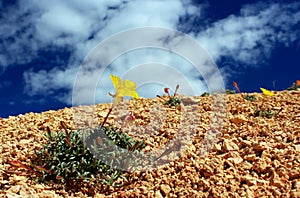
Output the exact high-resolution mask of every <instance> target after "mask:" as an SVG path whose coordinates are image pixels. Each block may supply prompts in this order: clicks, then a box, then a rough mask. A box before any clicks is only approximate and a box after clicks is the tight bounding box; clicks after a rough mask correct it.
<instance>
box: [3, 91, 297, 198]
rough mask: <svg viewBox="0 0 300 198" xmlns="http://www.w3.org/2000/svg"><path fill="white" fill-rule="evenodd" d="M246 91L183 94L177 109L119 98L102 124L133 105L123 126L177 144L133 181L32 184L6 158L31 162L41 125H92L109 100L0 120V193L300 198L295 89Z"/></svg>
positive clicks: (151, 146)
mask: <svg viewBox="0 0 300 198" xmlns="http://www.w3.org/2000/svg"><path fill="white" fill-rule="evenodd" d="M246 95H247V94H246V93H243V95H241V94H234V95H222V97H219V98H217V99H218V100H216V101H215V102H214V100H213V99H212V98H211V96H206V97H201V96H197V97H191V98H183V99H184V100H183V103H182V105H181V106H180V107H179V108H177V109H176V108H174V107H168V106H166V105H163V104H164V102H165V99H166V98H155V99H143V98H141V99H136V100H127V101H123V102H121V103H120V104H118V106H117V108H115V109H114V111H113V112H112V115H111V116H110V118H109V119H108V123H110V124H112V125H115V126H116V127H120V126H121V125H122V118H123V117H124V115H126V113H128V111H132V112H133V113H134V115H135V118H136V119H135V122H134V123H133V124H131V125H128V126H126V127H124V129H123V130H124V131H125V132H127V133H129V134H130V135H132V136H134V137H136V138H139V139H143V140H145V142H146V145H147V146H146V147H145V149H144V151H145V152H153V153H157V155H160V154H161V153H162V152H163V150H164V147H165V145H167V144H168V143H169V142H170V141H171V140H172V139H176V138H177V140H178V141H180V143H181V145H182V147H181V150H178V151H177V150H175V149H174V152H169V153H167V154H166V155H165V156H162V157H161V158H160V159H159V160H161V161H162V162H164V163H165V164H163V165H162V166H159V167H157V168H155V169H149V170H146V171H139V172H134V173H132V174H131V177H130V178H131V182H130V183H128V184H127V185H126V186H123V187H118V188H116V187H112V186H106V185H103V184H99V183H97V184H95V183H86V184H82V185H81V186H70V185H62V184H51V183H49V184H43V183H36V182H35V181H34V180H33V179H32V178H30V177H29V176H28V175H22V172H20V170H19V169H18V170H17V169H16V168H15V167H13V166H11V165H10V164H9V163H8V161H9V160H18V161H21V162H23V163H24V164H27V165H29V164H30V163H31V160H32V159H33V155H34V150H36V149H41V148H42V145H43V144H44V143H45V142H46V138H45V136H44V134H45V128H46V127H47V126H49V127H50V128H51V130H54V131H62V129H61V127H60V124H59V123H60V121H64V122H65V123H66V124H67V125H68V126H69V127H70V128H71V129H75V128H78V127H79V126H81V125H90V126H91V127H92V126H93V125H95V124H99V123H100V122H101V121H103V119H104V117H105V115H106V113H107V111H108V109H109V107H110V104H99V105H94V106H88V107H77V108H65V109H61V110H57V111H47V112H43V113H28V114H25V115H19V116H10V117H9V118H0V139H1V145H0V155H1V158H0V196H1V197H88V196H89V197H300V97H299V96H300V92H299V91H282V92H276V93H275V94H274V96H264V95H262V94H258V93H252V94H250V95H252V96H255V97H256V100H255V101H248V100H244V99H243V97H241V96H246ZM222 107H224V109H225V111H224V112H222ZM256 110H260V112H258V111H256ZM82 115H84V116H82ZM78 118H80V119H78ZM89 118H91V119H89ZM179 154H180V155H179ZM24 172H25V171H24V170H23V173H24Z"/></svg>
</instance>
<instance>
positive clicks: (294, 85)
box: [286, 80, 300, 91]
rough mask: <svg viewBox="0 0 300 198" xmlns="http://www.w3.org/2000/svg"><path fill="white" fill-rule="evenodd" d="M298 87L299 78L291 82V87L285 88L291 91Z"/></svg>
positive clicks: (299, 87)
mask: <svg viewBox="0 0 300 198" xmlns="http://www.w3.org/2000/svg"><path fill="white" fill-rule="evenodd" d="M297 89H300V80H297V81H296V82H294V83H293V85H292V86H291V87H288V88H287V89H286V90H288V91H291V90H297Z"/></svg>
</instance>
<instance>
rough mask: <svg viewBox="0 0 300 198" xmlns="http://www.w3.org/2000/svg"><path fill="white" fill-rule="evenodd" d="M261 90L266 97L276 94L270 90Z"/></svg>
mask: <svg viewBox="0 0 300 198" xmlns="http://www.w3.org/2000/svg"><path fill="white" fill-rule="evenodd" d="M260 90H261V91H262V92H263V94H265V95H266V96H273V95H274V93H273V92H271V91H269V90H267V89H264V88H262V87H261V88H260Z"/></svg>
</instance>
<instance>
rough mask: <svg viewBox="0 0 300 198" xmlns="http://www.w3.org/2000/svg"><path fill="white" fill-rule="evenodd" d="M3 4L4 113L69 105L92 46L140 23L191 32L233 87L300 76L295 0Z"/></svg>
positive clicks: (151, 91)
mask: <svg viewBox="0 0 300 198" xmlns="http://www.w3.org/2000/svg"><path fill="white" fill-rule="evenodd" d="M8 2H9V3H8ZM0 11H1V12H0V13H1V14H0V24H1V28H0V92H1V95H0V109H1V110H0V117H7V116H10V115H18V114H25V113H27V112H41V111H46V110H51V109H60V108H64V107H70V106H72V91H73V85H74V82H75V80H76V74H77V71H78V69H79V67H80V66H81V64H82V62H83V61H84V60H85V58H86V57H87V56H88V54H89V53H90V52H91V51H92V50H93V49H94V48H95V47H96V46H97V45H98V44H99V43H100V42H101V41H103V40H104V39H106V38H109V37H110V36H112V35H114V34H116V33H118V32H121V31H124V30H127V29H130V28H136V27H145V26H155V27H165V28H172V29H175V30H179V31H182V32H184V33H186V34H188V35H190V36H191V37H192V38H194V39H195V40H196V41H197V42H198V43H199V44H200V45H201V47H203V49H204V50H205V51H206V52H207V53H208V54H209V55H210V57H211V58H212V59H213V60H214V61H215V62H216V65H217V67H218V68H219V70H220V72H221V74H222V77H223V80H224V83H225V86H226V88H229V89H234V88H233V87H232V81H236V82H237V83H238V85H239V87H240V89H241V90H242V91H243V92H259V87H260V86H261V87H265V88H268V89H272V90H282V89H285V88H287V87H289V86H290V85H291V84H292V83H293V82H294V81H296V80H298V79H299V78H300V77H299V74H300V72H299V62H300V56H299V54H300V53H299V52H300V49H299V41H300V40H299V38H300V2H298V1H245V0H240V1H234V0H229V1H219V0H218V1H217V0H211V1H196V0H194V1H192V0H187V1H180V0H165V1H159V0H151V1H134V0H132V1H126V0H113V1H111V0H103V1H98V0H90V1H79V0H77V1H76V0H70V1H61V0H52V1H40V0H29V1H1V3H0ZM151 54H152V57H151ZM124 56H125V55H124ZM165 56H168V55H166V54H163V53H162V54H160V53H157V52H155V53H149V52H147V51H139V52H137V54H133V55H128V56H125V58H123V59H122V58H121V59H120V60H118V61H116V62H115V63H114V64H112V65H111V66H110V67H111V71H114V73H115V74H118V75H120V76H122V75H123V74H124V72H126V69H128V67H125V68H122V69H119V67H118V66H117V65H125V64H126V65H127V64H128V65H137V64H139V63H140V64H143V63H145V60H143V59H147V60H151V61H153V60H155V59H157V60H156V61H157V62H159V61H161V60H162V59H164V57H165ZM174 60H177V59H176V58H166V59H164V60H162V63H163V64H167V65H170V66H174V68H176V69H178V70H179V71H185V75H186V77H187V78H191V79H190V82H191V84H193V85H195V86H196V84H198V85H199V86H198V87H197V86H196V88H195V89H197V92H196V93H197V94H199V93H201V92H204V91H207V90H206V89H205V86H204V82H203V81H201V77H200V78H192V76H193V73H191V72H190V71H191V70H190V69H189V68H188V67H190V66H186V65H185V64H182V65H181V64H179V63H181V62H180V61H181V60H178V62H177V63H176V61H174ZM146 62H147V61H146ZM95 72H97V70H95ZM189 72H190V73H189ZM164 75H165V74H164ZM133 80H134V79H133ZM202 80H203V79H202ZM275 81H276V84H275V87H274V83H273V82H275ZM84 86H85V84H84V83H83V84H82V87H84ZM170 86H174V85H170ZM85 88H87V89H88V87H85ZM139 90H144V92H143V91H141V95H142V96H144V97H155V96H156V95H157V94H162V89H161V87H159V86H155V85H152V86H151V83H150V84H148V85H147V86H144V89H142V88H140V89H138V91H139ZM145 90H147V93H146V92H145ZM159 90H160V91H159ZM112 91H113V90H112V84H111V82H110V80H109V78H108V77H106V78H105V79H103V86H99V87H97V90H95V95H96V98H98V99H95V103H98V102H106V101H108V99H107V98H106V97H103V98H101V97H97V96H102V95H104V94H105V95H106V96H107V97H108V95H107V92H112ZM179 93H180V91H179ZM82 94H83V95H84V93H82ZM183 94H184V93H183Z"/></svg>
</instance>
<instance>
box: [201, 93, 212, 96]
mask: <svg viewBox="0 0 300 198" xmlns="http://www.w3.org/2000/svg"><path fill="white" fill-rule="evenodd" d="M209 95H210V94H209V93H207V92H204V93H203V94H201V97H206V96H209Z"/></svg>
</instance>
